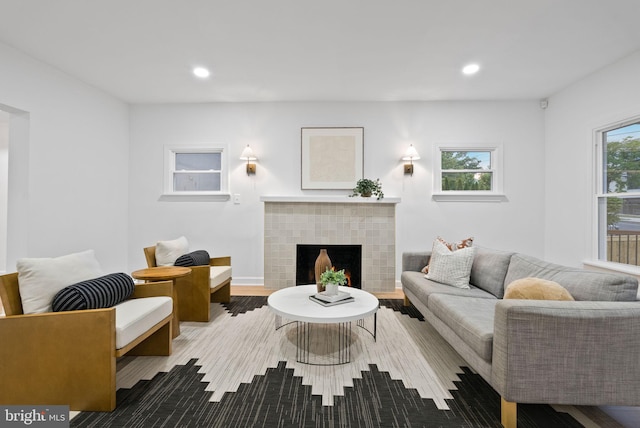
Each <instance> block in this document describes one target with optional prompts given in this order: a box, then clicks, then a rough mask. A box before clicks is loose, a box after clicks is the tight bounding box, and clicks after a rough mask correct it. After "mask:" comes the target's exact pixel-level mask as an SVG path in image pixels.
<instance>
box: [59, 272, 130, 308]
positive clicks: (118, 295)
mask: <svg viewBox="0 0 640 428" xmlns="http://www.w3.org/2000/svg"><path fill="white" fill-rule="evenodd" d="M134 289H135V284H134V283H133V279H131V277H130V276H129V275H127V274H126V273H112V274H109V275H104V276H101V277H99V278H94V279H89V280H87V281H82V282H78V283H77V284H73V285H70V286H68V287H65V288H63V289H62V290H60V291H58V293H57V294H56V295H55V297H54V298H53V303H52V304H51V306H52V309H53V311H54V312H61V311H77V310H84V309H99V308H110V307H112V306H115V305H117V304H118V303H120V302H122V301H124V300H126V299H128V298H129V297H130V296H131V295H132V294H133V290H134Z"/></svg>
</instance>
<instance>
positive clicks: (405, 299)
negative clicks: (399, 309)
mask: <svg viewBox="0 0 640 428" xmlns="http://www.w3.org/2000/svg"><path fill="white" fill-rule="evenodd" d="M410 305H411V301H409V298H408V297H407V296H404V306H410Z"/></svg>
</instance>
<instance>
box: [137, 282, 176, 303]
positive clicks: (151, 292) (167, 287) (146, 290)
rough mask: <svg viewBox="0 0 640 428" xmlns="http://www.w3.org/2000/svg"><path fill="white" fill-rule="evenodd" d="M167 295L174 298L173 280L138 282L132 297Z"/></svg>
mask: <svg viewBox="0 0 640 428" xmlns="http://www.w3.org/2000/svg"><path fill="white" fill-rule="evenodd" d="M157 296H167V297H171V298H173V282H172V281H154V282H145V283H141V284H136V288H135V289H134V290H133V294H132V295H131V298H133V299H139V298H141V297H157Z"/></svg>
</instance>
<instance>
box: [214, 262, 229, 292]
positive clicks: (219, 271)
mask: <svg viewBox="0 0 640 428" xmlns="http://www.w3.org/2000/svg"><path fill="white" fill-rule="evenodd" d="M229 278H231V266H211V268H210V269H209V287H210V288H215V287H217V286H218V285H220V284H222V283H223V282H225V281H226V280H228V279H229Z"/></svg>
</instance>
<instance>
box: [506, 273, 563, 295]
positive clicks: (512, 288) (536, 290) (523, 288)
mask: <svg viewBox="0 0 640 428" xmlns="http://www.w3.org/2000/svg"><path fill="white" fill-rule="evenodd" d="M504 298H505V299H527V300H575V299H574V298H573V297H572V296H571V294H570V293H569V292H568V291H567V289H566V288H564V287H563V286H561V285H560V284H558V283H557V282H554V281H549V280H546V279H542V278H522V279H516V280H515V281H513V282H512V283H511V284H509V285H507V289H506V290H505V292H504Z"/></svg>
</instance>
